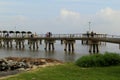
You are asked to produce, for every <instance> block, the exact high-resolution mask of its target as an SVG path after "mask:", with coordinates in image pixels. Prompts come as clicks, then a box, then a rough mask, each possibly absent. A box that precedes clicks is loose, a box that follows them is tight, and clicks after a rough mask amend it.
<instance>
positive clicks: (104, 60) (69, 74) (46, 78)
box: [1, 53, 120, 80]
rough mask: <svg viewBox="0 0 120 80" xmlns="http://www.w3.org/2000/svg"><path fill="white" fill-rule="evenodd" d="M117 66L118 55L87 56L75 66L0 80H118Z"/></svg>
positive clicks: (21, 74)
mask: <svg viewBox="0 0 120 80" xmlns="http://www.w3.org/2000/svg"><path fill="white" fill-rule="evenodd" d="M76 64H77V65H79V66H82V67H79V66H77V65H76ZM119 64H120V55H119V54H114V53H105V54H97V55H89V56H83V57H81V58H80V59H78V60H77V61H76V63H75V64H74V63H65V64H63V65H58V66H51V67H46V68H39V69H37V70H34V71H29V72H23V73H20V74H18V75H16V76H11V77H8V78H5V79H1V80H120V65H119ZM112 65H117V66H112ZM96 66H104V67H96ZM105 66H107V67H105ZM108 66H109V67H108ZM83 67H84V68H83ZM86 67H87V68H86ZM88 67H89V68H88Z"/></svg>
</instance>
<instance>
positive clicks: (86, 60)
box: [76, 52, 120, 67]
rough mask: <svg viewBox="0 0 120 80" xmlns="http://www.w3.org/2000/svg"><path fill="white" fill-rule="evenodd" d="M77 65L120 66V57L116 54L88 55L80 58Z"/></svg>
mask: <svg viewBox="0 0 120 80" xmlns="http://www.w3.org/2000/svg"><path fill="white" fill-rule="evenodd" d="M76 64H77V65H78V66H80V67H105V66H114V65H120V55H119V54H116V53H107V52H106V53H105V54H95V55H88V56H83V57H81V58H79V59H78V60H77V61H76Z"/></svg>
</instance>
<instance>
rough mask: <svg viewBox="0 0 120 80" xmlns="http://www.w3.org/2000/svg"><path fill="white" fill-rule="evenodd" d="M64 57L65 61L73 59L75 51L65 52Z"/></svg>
mask: <svg viewBox="0 0 120 80" xmlns="http://www.w3.org/2000/svg"><path fill="white" fill-rule="evenodd" d="M64 54H65V55H64V59H65V61H66V62H73V61H75V52H65V53H64Z"/></svg>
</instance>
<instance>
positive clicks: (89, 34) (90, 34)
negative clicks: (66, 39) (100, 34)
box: [87, 31, 96, 38]
mask: <svg viewBox="0 0 120 80" xmlns="http://www.w3.org/2000/svg"><path fill="white" fill-rule="evenodd" d="M95 34H96V33H94V32H93V31H92V32H91V33H89V32H87V37H88V38H89V37H94V35H95Z"/></svg>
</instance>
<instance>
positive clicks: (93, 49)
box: [89, 40, 99, 53]
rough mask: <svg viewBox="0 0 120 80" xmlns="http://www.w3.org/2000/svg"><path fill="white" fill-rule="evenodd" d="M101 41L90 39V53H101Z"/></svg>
mask: <svg viewBox="0 0 120 80" xmlns="http://www.w3.org/2000/svg"><path fill="white" fill-rule="evenodd" d="M98 44H99V42H98V41H92V40H91V41H90V48H89V52H90V53H99V47H98Z"/></svg>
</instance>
